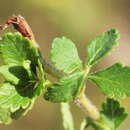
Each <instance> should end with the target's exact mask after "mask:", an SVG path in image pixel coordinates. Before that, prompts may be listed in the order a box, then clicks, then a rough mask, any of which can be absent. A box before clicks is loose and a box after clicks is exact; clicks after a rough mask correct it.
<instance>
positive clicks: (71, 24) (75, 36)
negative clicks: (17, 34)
mask: <svg viewBox="0 0 130 130" xmlns="http://www.w3.org/2000/svg"><path fill="white" fill-rule="evenodd" d="M12 14H16V15H17V14H21V15H23V16H24V17H25V18H26V19H27V21H28V23H29V24H30V26H31V27H32V29H33V32H34V34H35V37H36V40H37V41H38V43H39V44H40V46H41V49H42V53H43V54H44V55H45V57H48V53H49V50H50V47H51V42H52V40H53V39H54V38H55V37H61V36H66V37H68V38H70V39H72V40H73V41H74V42H75V44H76V46H77V47H78V51H79V55H80V57H81V59H82V60H84V61H85V58H86V49H85V47H86V45H87V42H88V41H89V40H90V39H91V38H93V37H95V36H96V35H98V34H100V33H101V32H103V31H106V30H108V29H110V28H113V27H114V28H118V30H119V31H120V33H121V39H120V41H119V42H120V46H119V47H118V48H117V49H116V50H115V51H114V52H112V54H111V55H110V56H107V57H105V58H104V59H103V60H102V61H100V62H99V63H98V64H97V65H96V66H95V67H94V69H93V71H95V70H99V69H102V68H106V67H108V66H110V65H112V64H113V63H115V62H117V61H122V62H124V63H125V64H126V65H130V58H129V57H130V0H0V23H4V22H5V20H6V19H7V17H8V16H11V15H12ZM6 31H12V28H11V29H8V30H6ZM2 33H3V32H0V35H2ZM86 94H87V95H88V97H89V98H90V99H91V100H92V101H93V102H94V104H95V105H96V106H97V107H99V108H100V105H101V103H102V102H103V101H104V99H105V96H103V95H102V94H101V92H100V90H99V89H98V88H97V87H96V86H95V85H94V84H92V83H88V85H87V89H86ZM121 101H122V104H123V105H125V106H126V107H127V110H128V112H129V113H130V98H125V99H124V100H121ZM71 106H72V111H73V115H74V118H75V119H74V121H75V128H76V129H75V130H79V127H78V126H79V124H80V122H81V120H82V118H83V117H84V114H83V112H81V111H80V110H79V109H78V108H77V107H76V106H75V105H74V104H71ZM59 111H60V109H59V104H54V103H49V102H47V101H45V100H43V99H42V97H40V98H39V99H38V100H37V102H36V103H35V106H34V108H33V109H32V111H30V112H29V113H28V114H27V116H25V117H23V118H22V119H20V120H18V121H15V122H13V123H12V124H11V125H8V126H5V125H0V130H52V129H51V128H57V129H58V130H63V128H62V124H61V117H60V112H59ZM129 122H130V117H129V118H127V120H126V121H125V122H124V123H123V124H122V126H121V128H120V130H128V129H130V123H129ZM88 130H92V129H91V128H90V129H88Z"/></svg>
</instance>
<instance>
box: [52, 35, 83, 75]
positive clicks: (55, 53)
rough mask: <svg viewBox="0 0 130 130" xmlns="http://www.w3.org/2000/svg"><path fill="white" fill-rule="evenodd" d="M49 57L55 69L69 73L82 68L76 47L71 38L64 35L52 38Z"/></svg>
mask: <svg viewBox="0 0 130 130" xmlns="http://www.w3.org/2000/svg"><path fill="white" fill-rule="evenodd" d="M50 59H51V61H52V62H53V63H54V64H55V67H56V68H57V69H59V70H61V71H63V72H65V73H71V72H73V71H75V70H79V69H81V68H82V64H81V60H80V58H79V56H78V53H77V48H76V47H75V45H74V43H73V42H72V41H71V40H69V39H67V38H65V37H62V38H56V39H54V41H53V43H52V49H51V53H50Z"/></svg>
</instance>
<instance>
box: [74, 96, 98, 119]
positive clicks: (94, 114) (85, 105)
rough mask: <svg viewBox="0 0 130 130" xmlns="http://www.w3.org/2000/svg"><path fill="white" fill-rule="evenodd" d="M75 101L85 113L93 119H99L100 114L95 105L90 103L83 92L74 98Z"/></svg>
mask: <svg viewBox="0 0 130 130" xmlns="http://www.w3.org/2000/svg"><path fill="white" fill-rule="evenodd" d="M75 103H76V105H77V106H78V107H79V108H81V109H82V110H83V111H84V112H85V113H86V114H87V113H89V115H90V117H91V118H92V119H93V120H99V118H100V114H99V112H98V110H97V108H96V106H95V105H93V104H92V102H91V101H90V100H89V99H88V98H87V97H86V96H85V94H82V96H79V97H78V98H76V100H75Z"/></svg>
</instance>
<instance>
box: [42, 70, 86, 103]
mask: <svg viewBox="0 0 130 130" xmlns="http://www.w3.org/2000/svg"><path fill="white" fill-rule="evenodd" d="M83 83H84V73H83V72H77V73H74V74H72V75H69V76H66V77H63V78H62V79H61V80H60V81H59V82H58V83H55V84H53V85H52V86H51V87H48V88H47V90H46V92H45V94H44V98H45V99H46V100H49V101H51V102H68V101H72V100H74V98H75V97H76V96H77V95H78V93H79V92H80V89H81V87H83V86H82V85H83Z"/></svg>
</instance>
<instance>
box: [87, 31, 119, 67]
mask: <svg viewBox="0 0 130 130" xmlns="http://www.w3.org/2000/svg"><path fill="white" fill-rule="evenodd" d="M118 39H119V32H118V31H117V30H116V29H111V30H109V31H107V32H104V33H102V34H101V35H99V36H97V37H96V38H94V39H92V40H91V41H90V42H89V45H88V47H87V53H88V60H87V65H88V66H92V65H94V64H95V63H96V62H97V61H98V60H99V59H101V58H102V57H103V56H105V55H106V54H108V52H110V51H111V49H112V48H113V46H115V45H117V42H116V41H117V40H118Z"/></svg>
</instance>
